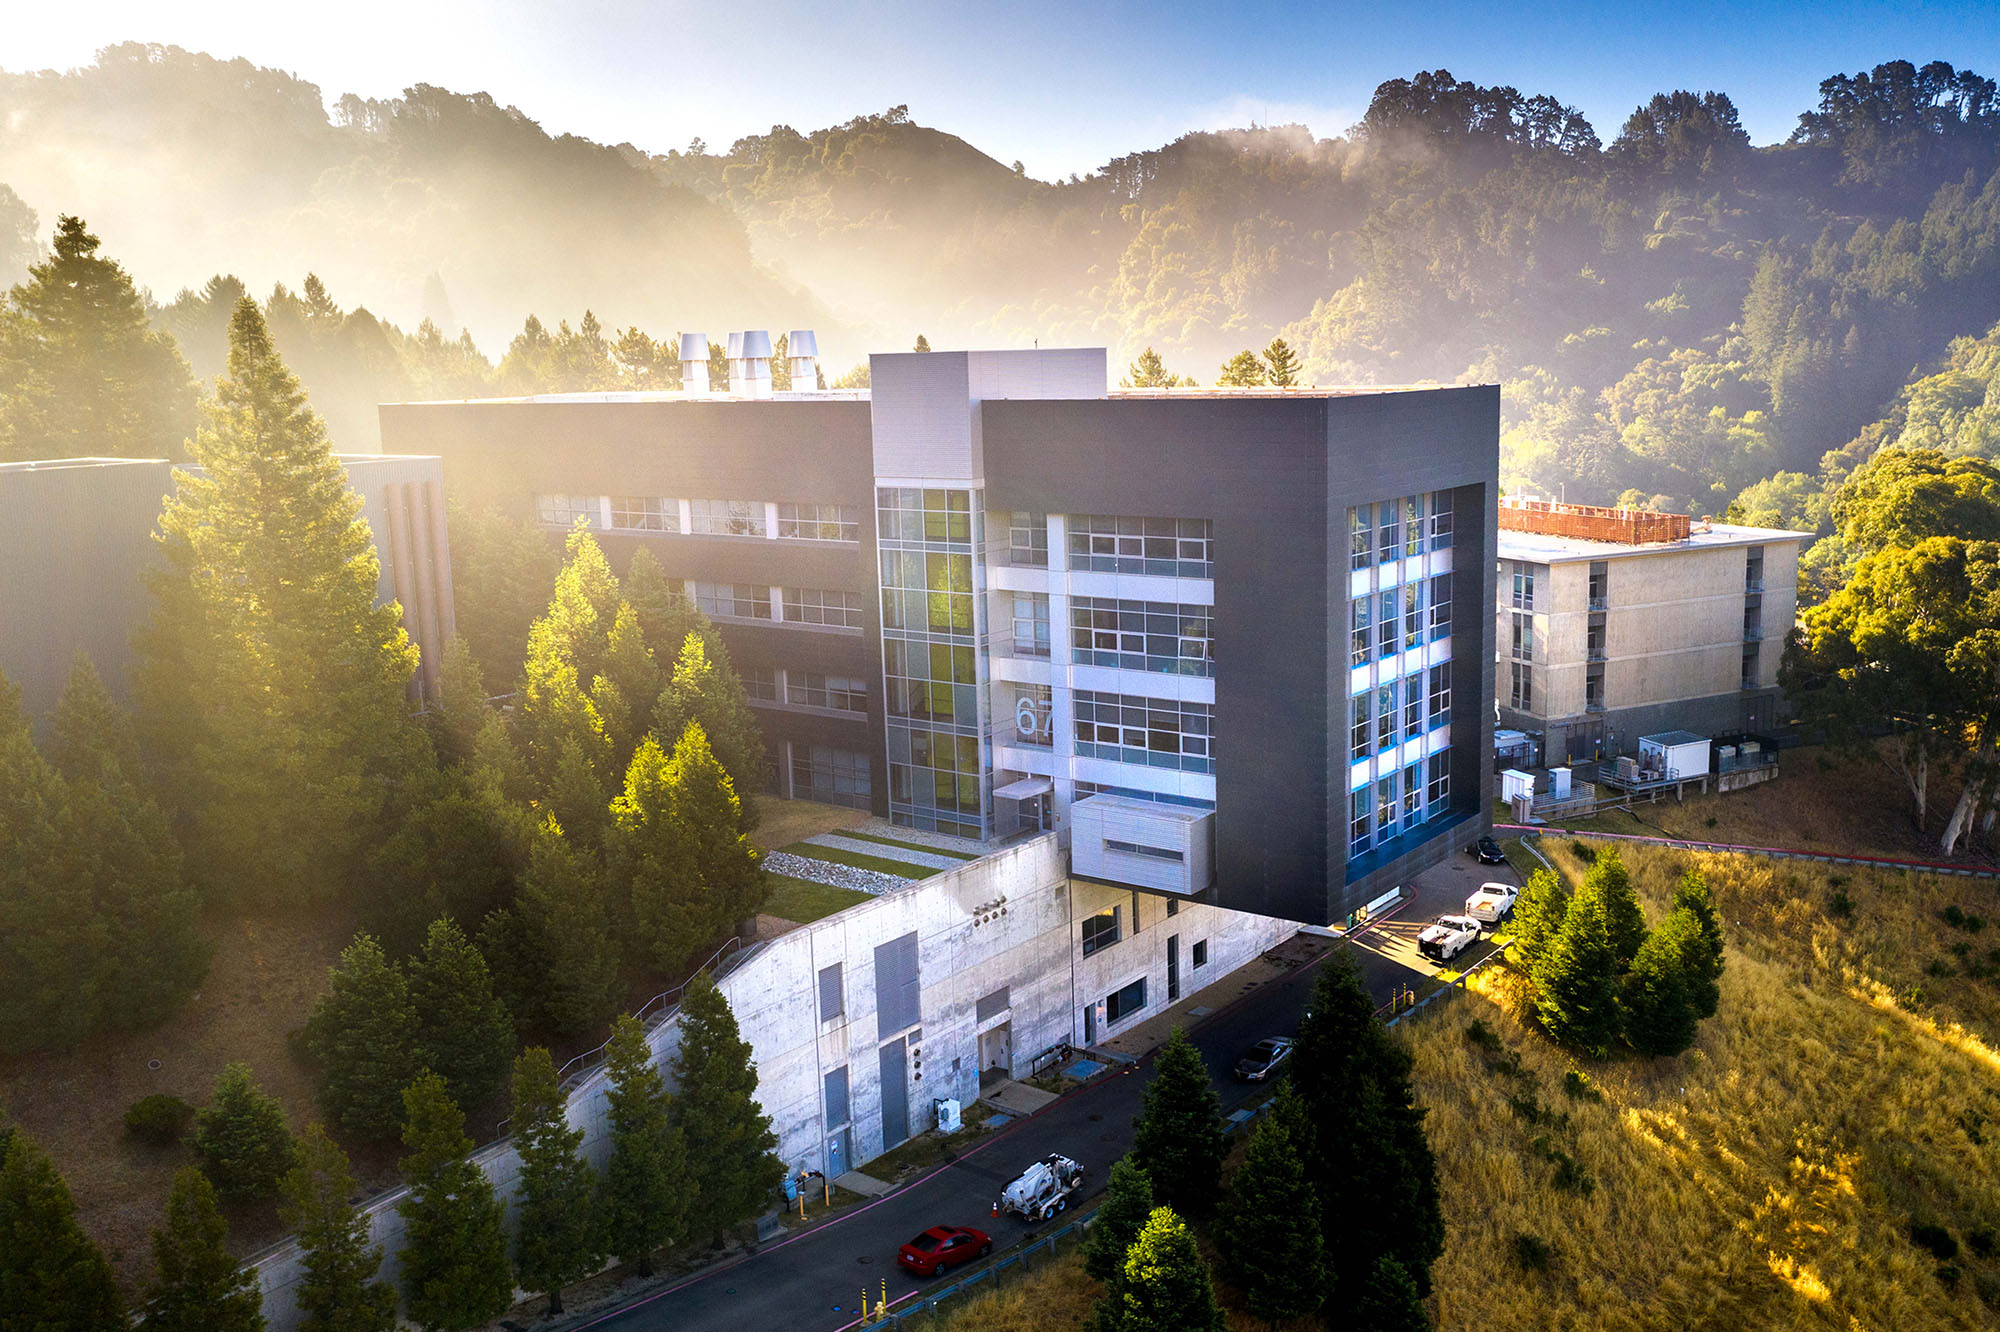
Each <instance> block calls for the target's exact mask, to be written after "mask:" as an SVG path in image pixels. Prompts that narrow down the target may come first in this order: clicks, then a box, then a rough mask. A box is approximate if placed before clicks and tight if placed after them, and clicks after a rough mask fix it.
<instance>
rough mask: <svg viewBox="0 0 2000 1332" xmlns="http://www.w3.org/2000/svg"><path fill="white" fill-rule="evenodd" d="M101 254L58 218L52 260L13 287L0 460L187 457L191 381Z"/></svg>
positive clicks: (1, 351)
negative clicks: (185, 450) (185, 449)
mask: <svg viewBox="0 0 2000 1332" xmlns="http://www.w3.org/2000/svg"><path fill="white" fill-rule="evenodd" d="M97 251H98V240H97V237H95V236H93V235H91V234H90V232H89V231H87V230H85V228H84V223H83V220H82V219H81V218H76V217H70V216H67V215H65V216H63V217H62V218H60V219H59V220H58V221H57V224H56V233H55V251H54V253H53V254H51V255H50V256H49V258H48V259H47V260H46V261H44V262H42V263H39V264H35V265H33V266H32V267H31V268H30V269H29V270H28V280H27V281H26V282H24V283H22V284H21V285H20V286H18V287H16V288H14V291H13V296H12V300H11V309H10V310H8V311H5V312H4V313H5V314H6V315H7V316H9V317H8V318H6V319H5V320H4V321H0V323H4V324H5V325H7V326H8V327H7V336H6V338H5V340H4V343H0V460H5V459H8V458H89V457H106V456H110V457H121V458H162V457H172V458H179V457H183V456H185V454H184V452H183V450H184V448H185V441H186V439H187V435H188V431H189V430H190V429H191V428H192V426H193V425H194V404H195V384H194V376H193V375H192V374H191V373H190V372H189V370H188V365H187V362H186V361H185V360H183V359H182V358H181V354H180V349H179V348H178V347H176V346H175V345H174V340H173V338H171V337H169V336H168V335H166V334H164V333H161V332H158V331H156V330H155V329H154V328H153V327H152V324H151V322H150V321H149V320H148V319H147V317H146V303H145V301H144V300H143V299H142V298H141V297H140V295H139V293H138V291H137V290H136V289H135V288H134V287H133V285H132V279H131V278H130V277H129V276H128V275H127V274H126V272H125V270H124V269H123V268H121V267H120V266H119V265H118V264H116V263H114V262H113V261H111V260H110V259H107V258H104V257H103V256H102V255H100V254H99V253H98V252H97Z"/></svg>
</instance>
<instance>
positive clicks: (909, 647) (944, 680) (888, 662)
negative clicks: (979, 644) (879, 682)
mask: <svg viewBox="0 0 2000 1332" xmlns="http://www.w3.org/2000/svg"><path fill="white" fill-rule="evenodd" d="M882 662H883V671H884V673H885V675H886V677H887V679H888V683H889V698H888V704H887V707H888V712H889V714H890V715H891V716H896V717H914V718H918V719H920V720H923V721H961V722H967V723H975V722H977V720H978V717H979V709H978V697H977V695H978V687H977V683H976V681H977V678H978V677H977V676H976V675H975V674H974V671H975V668H976V662H975V659H974V657H973V650H972V649H971V648H970V647H967V646H964V645H963V644H955V643H909V642H905V641H904V640H902V639H899V638H890V639H884V640H883V642H882Z"/></svg>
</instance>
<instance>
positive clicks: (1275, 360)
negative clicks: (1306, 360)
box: [1264, 338, 1299, 388]
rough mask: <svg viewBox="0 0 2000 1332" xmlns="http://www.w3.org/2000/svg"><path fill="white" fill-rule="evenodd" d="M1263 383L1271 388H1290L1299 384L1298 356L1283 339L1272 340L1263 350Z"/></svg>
mask: <svg viewBox="0 0 2000 1332" xmlns="http://www.w3.org/2000/svg"><path fill="white" fill-rule="evenodd" d="M1264 382H1265V383H1267V384H1269V385H1271V386H1272V387H1273V388H1292V387H1294V386H1295V385H1297V384H1298V382H1299V356H1298V353H1297V352H1295V351H1293V350H1292V349H1291V347H1290V346H1289V345H1287V343H1286V342H1285V340H1284V339H1283V338H1272V339H1271V345H1270V346H1268V347H1266V348H1264Z"/></svg>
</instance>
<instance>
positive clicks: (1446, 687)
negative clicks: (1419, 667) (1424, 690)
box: [1430, 666, 1451, 730]
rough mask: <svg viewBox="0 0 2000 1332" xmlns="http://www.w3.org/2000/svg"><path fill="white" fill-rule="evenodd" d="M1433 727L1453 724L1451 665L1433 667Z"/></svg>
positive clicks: (1431, 717) (1431, 720) (1431, 722)
mask: <svg viewBox="0 0 2000 1332" xmlns="http://www.w3.org/2000/svg"><path fill="white" fill-rule="evenodd" d="M1430 724H1431V729H1432V730H1436V729H1437V728H1438V727H1440V726H1448V725H1450V724H1451V667H1449V666H1433V667H1431V716H1430Z"/></svg>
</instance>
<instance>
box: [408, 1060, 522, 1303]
mask: <svg viewBox="0 0 2000 1332" xmlns="http://www.w3.org/2000/svg"><path fill="white" fill-rule="evenodd" d="M403 1107H404V1115H405V1124H404V1128H403V1145H404V1146H405V1147H407V1148H409V1155H408V1156H405V1157H404V1158H403V1179H404V1181H405V1182H406V1183H407V1184H408V1185H409V1193H408V1194H407V1195H406V1196H405V1197H404V1198H403V1200H402V1201H401V1202H399V1203H397V1204H396V1210H397V1211H398V1212H400V1213H401V1214H402V1217H403V1251H402V1266H403V1298H404V1301H405V1303H406V1305H407V1307H408V1309H409V1314H410V1317H411V1318H412V1319H413V1320H415V1322H416V1323H417V1324H418V1326H420V1327H424V1328H427V1329H433V1330H434V1332H460V1329H465V1328H473V1327H478V1326H479V1325H480V1324H481V1323H485V1322H489V1321H491V1320H492V1319H495V1318H498V1317H499V1316H500V1315H501V1314H503V1313H505V1312H507V1310H508V1308H509V1307H510V1306H511V1305H512V1304H513V1302H514V1280H513V1275H512V1273H511V1271H510V1270H509V1268H508V1266H507V1227H506V1220H507V1212H506V1208H505V1207H504V1206H503V1205H502V1204H501V1202H500V1199H499V1198H498V1197H497V1196H496V1195H495V1194H494V1192H493V1184H492V1181H490V1180H488V1179H487V1178H486V1174H485V1172H484V1171H482V1170H480V1168H479V1167H478V1166H477V1165H474V1164H473V1162H472V1139H470V1138H468V1137H466V1136H465V1116H464V1115H463V1114H461V1113H460V1112H459V1108H458V1107H457V1106H456V1105H454V1104H453V1103H452V1100H451V1097H450V1096H449V1095H447V1094H446V1092H445V1085H444V1079H443V1078H441V1077H439V1076H438V1075H437V1074H435V1073H423V1074H420V1075H419V1076H418V1077H417V1080H416V1081H415V1082H412V1083H411V1084H410V1085H409V1087H408V1088H407V1089H405V1091H404V1092H403Z"/></svg>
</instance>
